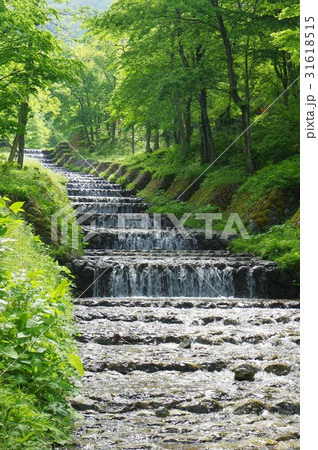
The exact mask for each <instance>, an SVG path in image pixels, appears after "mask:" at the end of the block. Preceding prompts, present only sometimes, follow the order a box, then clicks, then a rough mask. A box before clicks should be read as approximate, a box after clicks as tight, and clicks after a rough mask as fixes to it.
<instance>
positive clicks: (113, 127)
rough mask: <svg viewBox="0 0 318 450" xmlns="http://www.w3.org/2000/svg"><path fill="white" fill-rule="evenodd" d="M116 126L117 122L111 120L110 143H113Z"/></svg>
mask: <svg viewBox="0 0 318 450" xmlns="http://www.w3.org/2000/svg"><path fill="white" fill-rule="evenodd" d="M116 126H117V122H116V121H115V122H113V123H112V137H111V141H110V143H111V145H115V142H116Z"/></svg>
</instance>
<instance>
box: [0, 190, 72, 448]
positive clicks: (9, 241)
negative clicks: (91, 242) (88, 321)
mask: <svg viewBox="0 0 318 450" xmlns="http://www.w3.org/2000/svg"><path fill="white" fill-rule="evenodd" d="M3 202H4V203H5V204H7V203H8V200H6V199H4V200H3V199H2V200H1V206H0V230H1V238H0V263H1V266H0V267H1V269H0V342H1V344H0V356H1V358H0V384H1V394H0V396H1V401H0V423H1V427H0V441H1V447H2V448H3V449H12V448H17V449H19V448H21V449H22V448H28V449H34V450H35V449H38V448H45V447H46V446H47V445H49V444H52V443H58V444H65V443H67V442H68V441H69V440H70V438H71V428H72V422H73V417H74V413H73V411H72V410H71V408H70V406H69V404H68V402H67V398H68V397H69V396H70V395H72V394H74V393H75V392H76V389H75V384H74V376H75V375H76V371H75V370H74V368H73V364H72V363H71V362H70V361H72V360H76V361H77V364H78V366H80V361H79V359H78V356H77V355H76V349H75V345H74V343H73V335H74V334H75V330H74V327H73V320H72V302H71V295H70V291H69V281H68V280H67V279H65V278H64V276H65V271H66V273H68V271H67V270H66V269H65V270H64V269H63V268H61V267H59V266H58V265H57V264H56V263H55V262H54V261H53V260H52V259H51V258H50V257H49V256H48V255H47V253H46V251H45V248H44V246H43V244H42V243H41V241H40V240H39V239H38V238H36V237H34V235H33V234H32V232H31V229H30V227H29V226H27V225H26V224H25V223H24V222H23V221H22V220H20V219H19V218H18V217H16V216H14V212H15V213H17V212H18V211H19V210H20V208H21V204H19V203H18V204H12V205H11V206H10V208H8V207H6V206H4V204H3Z"/></svg>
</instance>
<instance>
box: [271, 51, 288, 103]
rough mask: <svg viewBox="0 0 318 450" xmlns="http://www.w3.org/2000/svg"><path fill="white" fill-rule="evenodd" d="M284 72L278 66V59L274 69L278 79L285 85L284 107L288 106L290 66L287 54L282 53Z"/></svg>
mask: <svg viewBox="0 0 318 450" xmlns="http://www.w3.org/2000/svg"><path fill="white" fill-rule="evenodd" d="M282 60H283V61H282V70H281V71H280V70H279V68H278V66H277V59H276V61H275V63H274V68H275V72H276V75H277V76H278V78H279V79H280V80H281V82H282V85H283V89H284V95H283V100H284V105H285V106H288V94H289V91H288V90H287V88H288V84H289V76H288V75H289V69H288V64H287V59H286V52H285V51H283V52H282Z"/></svg>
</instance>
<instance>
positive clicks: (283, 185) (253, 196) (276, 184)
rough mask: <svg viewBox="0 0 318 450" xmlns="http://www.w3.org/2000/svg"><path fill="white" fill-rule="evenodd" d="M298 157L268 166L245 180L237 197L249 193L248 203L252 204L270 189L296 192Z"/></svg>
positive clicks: (298, 175) (297, 184)
mask: <svg viewBox="0 0 318 450" xmlns="http://www.w3.org/2000/svg"><path fill="white" fill-rule="evenodd" d="M299 164H300V163H299V156H298V155H296V156H293V157H291V158H288V159H286V160H284V161H282V162H280V163H278V164H268V165H267V166H266V167H263V169H260V170H259V171H258V172H257V173H256V174H255V175H253V176H251V177H249V178H247V180H246V181H245V183H244V184H243V185H242V186H241V187H240V188H239V190H238V192H237V196H238V197H239V196H240V195H243V194H244V193H247V192H248V193H249V194H250V196H249V201H250V202H251V203H254V202H255V201H257V200H258V199H259V198H260V197H261V196H263V195H264V194H266V193H267V192H269V191H271V190H272V189H281V190H284V191H285V190H288V189H291V190H295V189H296V190H297V189H298V188H299V182H300V173H299Z"/></svg>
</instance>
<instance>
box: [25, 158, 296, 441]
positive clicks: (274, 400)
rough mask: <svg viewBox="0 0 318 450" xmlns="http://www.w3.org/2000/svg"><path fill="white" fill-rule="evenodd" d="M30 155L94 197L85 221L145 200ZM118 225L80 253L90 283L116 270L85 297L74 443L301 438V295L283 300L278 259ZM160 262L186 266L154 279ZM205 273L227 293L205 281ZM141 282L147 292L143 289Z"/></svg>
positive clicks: (78, 267)
mask: <svg viewBox="0 0 318 450" xmlns="http://www.w3.org/2000/svg"><path fill="white" fill-rule="evenodd" d="M29 156H31V157H34V158H36V159H38V160H40V161H42V163H43V165H44V166H47V167H50V168H51V169H53V170H56V171H58V172H60V173H62V174H64V175H65V176H66V177H68V179H69V185H68V186H69V194H70V195H71V196H72V198H73V201H74V205H75V206H81V207H82V208H83V209H82V210H84V211H89V212H91V209H92V208H93V213H92V215H90V214H89V215H88V216H87V217H85V222H84V223H85V227H87V228H89V227H90V226H92V223H93V222H94V221H97V223H98V226H101V227H104V228H105V227H107V226H111V227H112V228H113V227H114V226H116V224H117V223H118V217H117V216H116V215H117V214H119V213H121V212H124V213H134V212H144V211H145V210H146V205H144V204H143V203H142V202H141V201H140V200H136V199H135V198H134V197H132V196H131V194H130V193H129V192H127V191H122V189H121V187H120V186H118V185H114V184H112V183H110V182H108V181H107V180H103V179H101V178H99V177H98V176H95V175H88V174H80V173H74V172H71V171H68V170H66V169H64V168H61V167H57V166H55V165H54V164H52V162H51V161H50V160H49V159H46V157H44V155H43V154H42V153H41V152H39V151H36V150H33V151H30V152H29ZM150 220H153V218H151V219H150ZM131 225H132V226H133V227H136V223H135V222H134V221H133V220H132V222H131ZM112 233H113V231H112V232H111V233H110V232H107V233H106V232H105V230H104V231H103V232H102V234H101V236H100V237H99V238H96V239H95V241H94V242H93V243H92V247H93V248H91V249H90V250H89V251H88V252H87V255H86V257H85V258H83V259H82V260H78V261H75V262H74V267H73V268H74V269H75V273H76V274H77V276H78V278H79V279H81V280H82V282H83V287H84V286H86V287H87V286H88V284H89V282H90V281H96V276H97V274H100V273H101V271H103V270H107V267H113V268H114V270H113V275H112V276H109V277H108V278H107V277H106V278H104V279H102V282H101V283H100V284H98V283H96V284H97V289H96V290H95V293H94V296H92V293H90V294H88V295H86V296H85V297H87V298H84V296H83V295H82V296H80V297H79V298H78V299H76V300H75V315H76V320H77V328H78V332H79V334H78V336H77V343H78V348H79V352H80V354H81V357H82V360H83V363H84V366H85V376H84V378H83V380H82V394H81V396H79V397H77V398H75V399H73V400H72V405H73V407H74V408H75V409H77V410H78V411H79V412H80V413H81V414H82V421H80V422H79V423H78V426H77V428H76V431H75V436H74V444H73V445H72V446H69V447H68V448H70V449H83V450H95V449H103V450H106V449H126V450H132V449H139V450H141V449H150V450H156V449H173V450H197V449H203V450H205V449H217V450H222V449H235V450H243V449H244V450H249V449H251V450H252V449H269V448H273V449H282V450H283V449H284V450H290V449H299V302H298V301H297V300H283V298H284V296H283V294H284V292H285V290H284V289H285V287H284V286H283V281H284V280H279V278H277V277H278V275H277V273H276V268H275V265H274V264H273V263H271V262H266V261H263V262H262V261H259V260H257V259H253V258H251V257H250V256H249V255H240V256H239V257H238V256H233V255H231V254H230V253H229V252H227V251H225V250H224V248H223V249H220V251H215V250H218V247H217V248H213V249H212V250H214V251H211V249H210V250H209V249H206V250H205V251H203V250H202V248H203V247H202V248H201V250H200V251H198V250H196V249H195V248H192V245H194V243H195V240H194V241H191V242H192V244H191V246H190V247H188V246H186V248H185V245H184V242H183V241H182V240H180V239H179V238H174V239H175V240H174V243H173V245H172V243H171V242H170V243H169V240H168V238H167V239H166V241H165V242H163V241H162V242H161V247H162V248H161V249H153V245H150V244H149V245H148V242H150V241H149V239H148V237H147V239H146V238H145V239H142V240H140V239H139V240H138V239H137V238H135V237H133V238H132V237H130V239H127V241H126V244H125V241H124V243H121V248H122V250H123V251H121V252H119V251H115V250H114V247H116V246H117V244H116V242H117V241H116V242H115V241H113V242H112V243H111V241H110V239H111V238H110V237H109V236H110V234H112ZM195 239H196V240H198V236H195ZM216 242H217V240H216ZM99 245H101V247H98V246H99ZM108 245H110V246H111V247H112V248H113V250H111V251H110V249H109V248H107V246H108ZM200 245H201V244H200ZM175 248H180V250H178V251H172V250H174V249H175ZM147 249H149V251H148V250H147ZM182 249H183V250H182ZM190 265H192V266H194V267H195V270H196V271H198V270H199V271H200V270H201V281H200V283H201V284H199V283H198V282H197V281H196V279H195V278H194V276H193V272H191V271H190V269H189V266H190ZM162 267H164V268H167V267H170V268H172V267H177V268H176V269H174V271H173V270H172V269H171V270H170V272H169V276H165V277H161V282H160V283H159V284H155V280H154V279H153V278H151V276H150V275H149V274H150V273H152V274H153V273H154V271H155V270H157V273H158V274H159V278H160V276H161V275H160V274H161V268H162ZM186 267H188V268H187V269H185V268H186ZM209 267H210V268H211V270H210V269H209ZM212 269H213V270H212ZM76 271H77V272H76ZM207 275H208V276H209V282H211V283H213V286H214V287H216V288H217V290H220V291H221V293H219V294H217V293H215V291H213V292H212V291H208V290H207V289H205V288H202V276H203V278H204V276H207ZM91 277H93V278H91ZM136 277H139V278H136ZM255 277H258V278H262V277H263V278H262V279H261V280H260V281H257V279H258V278H257V279H256V278H255ZM199 278H200V277H199ZM136 280H137V281H136ZM145 280H146V281H145ZM280 282H281V283H282V284H281V285H279V283H280ZM108 283H110V286H107V284H108ZM140 283H143V289H142V291H143V292H145V294H144V295H143V296H138V297H136V296H134V295H133V294H134V292H139V289H140ZM275 283H276V284H275ZM277 283H278V284H277ZM172 284H173V286H172ZM273 284H274V285H275V286H274V288H272V287H273ZM191 285H194V288H193V289H192V288H191V289H192V290H191V289H190V287H191ZM189 286H190V287H189ZM279 286H281V287H279ZM116 292H117V293H118V292H120V293H121V295H114V293H116ZM147 292H148V293H149V292H151V293H152V295H151V296H150V295H148V294H147ZM175 292H178V295H177V296H176V295H175ZM200 292H201V295H197V294H198V293H200ZM233 292H236V293H237V295H236V296H237V297H241V298H234V297H235V296H233V295H232V294H233ZM266 292H267V293H268V294H269V293H270V292H271V293H273V292H277V293H278V294H279V296H277V297H273V295H268V297H270V298H272V299H268V298H266V295H265V294H266ZM105 293H107V294H108V295H105ZM207 293H208V294H209V295H206V294H207ZM244 293H245V294H246V295H244ZM255 293H259V294H261V293H263V297H265V298H262V295H255ZM95 294H96V295H95ZM190 294H191V295H190ZM238 294H240V295H238ZM255 296H256V297H260V298H252V297H255ZM243 297H250V298H243ZM275 298H280V299H279V300H276V299H275ZM291 298H292V296H291Z"/></svg>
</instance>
